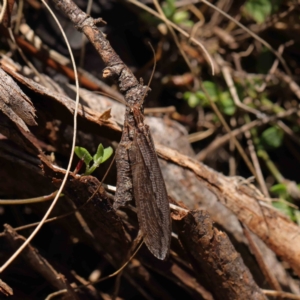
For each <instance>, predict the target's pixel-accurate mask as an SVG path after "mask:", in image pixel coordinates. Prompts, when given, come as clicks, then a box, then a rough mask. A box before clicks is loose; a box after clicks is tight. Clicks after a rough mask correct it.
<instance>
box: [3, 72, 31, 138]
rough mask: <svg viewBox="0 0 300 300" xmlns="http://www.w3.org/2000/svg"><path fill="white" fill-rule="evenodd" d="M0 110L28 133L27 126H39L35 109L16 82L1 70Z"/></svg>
mask: <svg viewBox="0 0 300 300" xmlns="http://www.w3.org/2000/svg"><path fill="white" fill-rule="evenodd" d="M0 110H1V111H2V112H3V113H4V114H5V115H6V116H7V117H8V118H9V119H10V120H12V121H13V122H14V123H15V124H17V125H19V126H20V127H22V129H24V130H25V131H26V132H29V129H28V127H27V126H26V124H27V125H30V126H34V125H37V123H36V121H35V119H34V118H35V108H34V106H33V104H32V102H31V101H30V99H29V98H28V97H27V96H26V95H25V94H24V93H23V91H22V90H21V89H20V88H19V86H18V85H17V84H16V82H15V81H14V80H13V79H12V78H11V77H10V76H9V75H8V74H7V73H6V72H4V70H3V69H2V68H0Z"/></svg>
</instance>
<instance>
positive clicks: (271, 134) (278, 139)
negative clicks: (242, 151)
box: [260, 125, 284, 150]
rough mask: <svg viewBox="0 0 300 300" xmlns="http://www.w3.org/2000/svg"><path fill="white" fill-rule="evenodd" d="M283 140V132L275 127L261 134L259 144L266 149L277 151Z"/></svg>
mask: <svg viewBox="0 0 300 300" xmlns="http://www.w3.org/2000/svg"><path fill="white" fill-rule="evenodd" d="M283 138H284V132H283V130H282V129H281V128H279V127H278V126H276V125H275V126H271V127H269V128H268V129H266V130H264V131H263V132H262V134H261V137H260V142H261V143H262V146H264V147H265V148H266V149H270V150H271V149H277V148H279V147H280V146H281V145H282V142H283Z"/></svg>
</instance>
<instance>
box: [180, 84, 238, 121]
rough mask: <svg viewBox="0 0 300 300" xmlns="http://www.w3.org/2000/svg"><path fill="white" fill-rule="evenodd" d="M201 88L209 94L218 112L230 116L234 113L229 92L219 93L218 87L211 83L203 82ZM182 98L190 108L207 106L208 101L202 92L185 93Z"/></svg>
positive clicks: (234, 108)
mask: <svg viewBox="0 0 300 300" xmlns="http://www.w3.org/2000/svg"><path fill="white" fill-rule="evenodd" d="M203 86H204V87H205V89H206V91H207V93H208V94H209V96H210V98H211V100H212V101H214V102H216V103H217V105H218V106H219V108H220V110H221V111H222V112H223V113H224V114H226V115H228V116H232V115H233V114H234V113H235V111H236V106H235V104H234V102H233V100H232V98H231V96H230V93H229V91H221V90H220V89H219V88H218V86H217V85H216V84H215V83H213V82H211V81H204V82H203ZM183 98H184V99H185V100H186V101H187V102H188V104H189V106H190V107H196V106H198V105H201V106H202V107H208V106H209V100H208V99H207V97H206V95H205V93H204V92H202V91H197V92H195V93H193V92H185V93H184V95H183Z"/></svg>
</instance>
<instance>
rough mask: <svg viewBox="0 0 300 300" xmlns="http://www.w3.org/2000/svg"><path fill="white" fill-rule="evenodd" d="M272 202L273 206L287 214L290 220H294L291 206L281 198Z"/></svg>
mask: <svg viewBox="0 0 300 300" xmlns="http://www.w3.org/2000/svg"><path fill="white" fill-rule="evenodd" d="M272 203H273V206H274V207H276V208H277V209H278V210H280V211H281V212H282V213H284V214H285V215H287V216H288V217H289V218H290V219H291V220H294V214H293V208H292V207H290V206H289V205H288V204H287V203H286V202H284V201H283V200H279V201H274V202H272Z"/></svg>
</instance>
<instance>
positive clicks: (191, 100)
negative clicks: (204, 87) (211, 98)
mask: <svg viewBox="0 0 300 300" xmlns="http://www.w3.org/2000/svg"><path fill="white" fill-rule="evenodd" d="M187 102H188V104H189V106H190V107H192V108H194V107H196V106H198V105H199V104H200V101H199V98H198V97H197V95H196V94H194V93H190V94H189V97H188V98H187Z"/></svg>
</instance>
